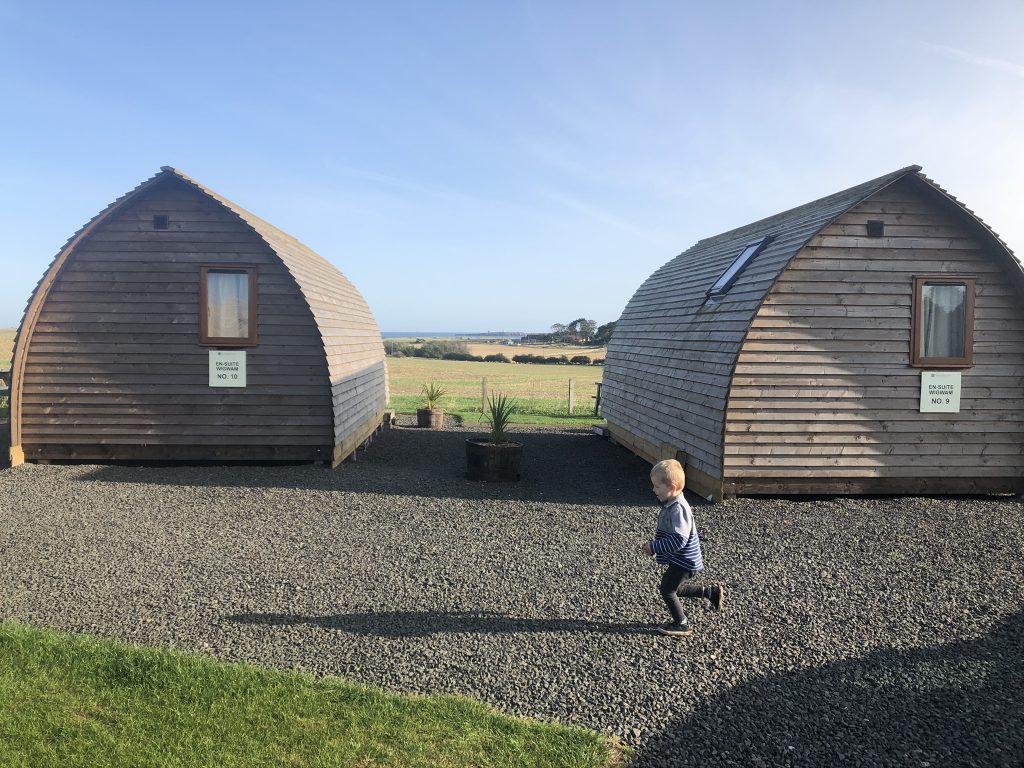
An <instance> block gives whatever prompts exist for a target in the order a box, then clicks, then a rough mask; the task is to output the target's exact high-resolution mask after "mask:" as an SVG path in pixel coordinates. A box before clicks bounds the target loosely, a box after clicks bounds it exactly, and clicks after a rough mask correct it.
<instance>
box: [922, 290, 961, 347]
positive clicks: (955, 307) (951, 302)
mask: <svg viewBox="0 0 1024 768" xmlns="http://www.w3.org/2000/svg"><path fill="white" fill-rule="evenodd" d="M966 298H967V287H966V286H964V285H927V284H925V285H923V286H921V302H922V310H921V355H922V356H923V357H963V356H964V329H965V326H966V321H967V311H966Z"/></svg>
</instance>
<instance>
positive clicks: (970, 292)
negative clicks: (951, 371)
mask: <svg viewBox="0 0 1024 768" xmlns="http://www.w3.org/2000/svg"><path fill="white" fill-rule="evenodd" d="M975 279H976V278H975V277H974V276H968V275H949V274H945V275H915V276H914V296H913V300H912V304H911V313H912V315H911V317H912V322H911V328H910V365H911V366H912V367H914V368H970V367H972V366H973V365H974V293H975V284H974V282H975ZM925 285H963V286H964V303H965V304H966V306H965V308H964V354H963V357H925V356H924V355H923V354H921V333H920V332H921V323H922V319H921V311H922V309H923V307H922V305H923V303H924V302H923V301H922V299H921V297H922V294H923V291H922V289H923V288H924V286H925Z"/></svg>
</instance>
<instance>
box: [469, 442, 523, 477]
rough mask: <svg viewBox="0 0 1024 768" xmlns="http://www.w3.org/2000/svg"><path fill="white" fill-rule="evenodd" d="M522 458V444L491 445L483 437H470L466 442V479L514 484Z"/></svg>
mask: <svg viewBox="0 0 1024 768" xmlns="http://www.w3.org/2000/svg"><path fill="white" fill-rule="evenodd" d="M522 458H523V444H522V443H513V442H507V443H492V442H491V441H490V440H488V439H486V438H483V437H471V438H469V439H468V440H466V479H467V480H483V481H485V482H488V483H505V482H514V481H516V480H518V479H519V464H520V462H521V461H522Z"/></svg>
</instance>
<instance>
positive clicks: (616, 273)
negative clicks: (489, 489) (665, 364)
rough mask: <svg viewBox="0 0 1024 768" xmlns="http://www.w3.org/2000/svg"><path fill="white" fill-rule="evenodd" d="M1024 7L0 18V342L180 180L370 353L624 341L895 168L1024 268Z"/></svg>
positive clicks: (561, 5) (306, 6) (117, 10)
mask: <svg viewBox="0 0 1024 768" xmlns="http://www.w3.org/2000/svg"><path fill="white" fill-rule="evenodd" d="M1022 33H1024V3H1021V2H1019V0H1014V1H1013V2H986V1H985V0H979V1H977V2H971V3H967V2H962V1H960V2H946V1H945V0H929V1H922V2H918V1H917V0H906V1H905V2H895V1H890V2H885V3H883V2H870V1H869V2H857V3H822V2H807V3H803V2H789V3H787V2H777V3H767V2H765V3H754V2H750V3H739V2H733V3H717V4H714V3H697V2H682V1H677V2H603V1H601V0H590V1H589V2H569V1H568V0H566V1H564V2H562V1H559V0H546V1H545V2H512V1H507V2H498V1H497V0H494V1H493V2H484V1H483V0H478V1H475V2H470V1H469V0H466V1H465V2H446V1H444V0H436V1H435V2H386V1H383V2H375V3H355V2H336V3H326V2H324V3H306V2H292V3H263V2H246V3H241V2H236V3H222V2H215V1H214V2H205V3H196V2H189V1H187V0H186V1H185V2H176V3H171V4H167V3H160V4H156V3H123V2H116V1H111V2H104V3H53V2H45V1H44V0H42V1H41V2H35V3H29V2H27V0H22V1H21V2H12V0H0V89H2V97H3V98H2V101H0V104H2V105H3V108H4V116H3V120H2V121H0V139H2V141H0V158H2V160H3V179H4V184H3V185H0V225H2V229H3V233H4V236H3V245H2V249H0V263H2V266H3V271H4V279H3V280H2V281H0V326H15V325H17V324H18V322H20V319H21V314H22V312H23V310H24V306H25V303H26V301H27V299H28V297H29V295H30V293H31V291H32V289H33V287H34V286H35V284H36V282H37V281H38V279H39V278H40V277H41V275H42V274H43V272H44V271H45V269H46V267H47V265H48V264H49V263H50V262H51V261H52V259H53V257H54V255H55V254H56V253H57V251H58V250H59V249H60V247H61V246H62V245H63V244H64V242H65V241H66V240H67V238H68V237H70V236H71V234H73V233H74V232H75V231H76V230H77V229H79V228H80V227H81V226H82V225H83V224H84V223H85V222H86V221H88V220H89V219H90V218H91V217H92V216H93V215H95V214H96V213H97V212H98V211H100V210H101V209H103V208H104V207H105V206H106V205H107V204H109V203H110V202H111V201H112V200H114V199H115V198H116V197H118V196H120V195H121V194H123V193H124V192H126V191H128V190H129V189H131V188H133V187H134V186H135V185H137V184H138V183H139V182H141V181H143V180H144V179H146V178H149V177H150V176H152V175H153V174H154V173H156V172H157V171H158V169H159V167H160V166H161V165H173V166H175V167H177V168H179V169H181V170H182V171H184V172H185V173H187V174H188V175H190V176H192V177H193V178H195V179H196V180H197V181H199V182H200V183H202V184H204V185H206V186H208V187H210V188H211V189H213V190H215V191H216V192H218V193H220V194H221V195H224V196H225V197H227V198H229V199H231V200H233V201H235V202H236V203H238V204H239V205H241V206H243V207H245V208H247V209H249V210H250V211H252V212H253V213H255V214H257V215H259V216H261V217H262V218H264V219H266V220H267V221H269V222H271V223H272V224H274V225H275V226H277V227H279V228H280V229H283V230H285V231H286V232H288V233H289V234H291V235H293V236H295V237H297V238H298V239H299V240H301V241H303V242H304V243H306V244H307V245H309V246H310V247H312V248H313V249H315V250H316V251H317V252H318V253H320V254H321V255H322V256H324V257H325V258H327V259H328V260H329V261H331V262H332V263H334V264H335V265H336V266H337V267H338V268H339V269H340V270H341V271H342V272H343V273H344V274H345V275H346V276H347V277H348V278H349V279H350V280H352V282H353V283H355V285H356V286H357V287H358V288H359V290H360V291H361V292H362V293H363V295H364V296H365V297H366V299H367V301H368V302H369V304H370V307H371V308H372V309H373V311H374V314H375V315H376V318H377V321H378V324H379V325H380V327H381V329H382V330H384V331H396V330H422V331H430V330H433V331H446V330H447V331H482V330H497V329H509V330H527V331H536V330H543V329H546V328H547V327H548V326H550V325H551V324H552V323H555V322H569V321H570V320H573V319H574V318H576V317H580V316H585V317H589V318H593V319H594V320H596V321H598V322H599V323H604V322H607V321H609V320H614V319H616V318H617V317H618V315H619V314H620V313H621V311H622V309H623V307H624V306H625V304H626V302H627V301H628V300H629V298H630V296H631V295H632V294H633V292H634V291H635V290H636V289H637V288H638V287H639V285H640V284H641V283H642V282H643V280H644V279H645V278H646V277H647V276H648V275H649V274H650V273H651V272H653V271H654V270H655V269H656V268H658V267H659V266H660V265H662V264H663V263H665V262H666V261H668V260H669V259H671V258H672V257H673V256H674V255H676V254H677V253H679V252H681V251H682V250H685V249H686V248H688V247H689V246H690V245H692V244H693V243H694V242H696V241H697V240H698V239H700V238H702V237H706V236H709V235H713V234H716V233H718V232H721V231H725V230H728V229H731V228H733V227H735V226H739V225H742V224H745V223H747V222H750V221H753V220H756V219H758V218H761V217H763V216H767V215H769V214H772V213H775V212H778V211H782V210H785V209H787V208H790V207H792V206H794V205H798V204H800V203H804V202H807V201H810V200H813V199H815V198H817V197H821V196H823V195H826V194H829V193H831V192H834V191H837V190H839V189H843V188H845V187H848V186H852V185H854V184H857V183H859V182H861V181H865V180H867V179H870V178H873V177H875V176H879V175H881V174H883V173H887V172H889V171H892V170H895V169H898V168H901V167H903V166H906V165H911V164H915V163H917V164H920V165H923V166H924V171H925V173H926V174H928V175H929V176H930V177H931V178H933V179H935V180H936V181H937V182H938V183H939V184H941V185H942V186H944V187H945V188H946V189H947V190H949V191H950V192H951V193H952V194H954V195H956V196H957V197H958V198H959V199H961V200H962V201H963V202H964V203H965V204H966V205H967V206H968V207H969V208H971V209H973V210H974V211H975V212H977V213H978V214H979V215H980V216H981V217H982V218H983V219H984V220H985V221H986V222H988V223H989V225H990V226H992V227H993V228H994V229H995V230H996V232H997V233H998V234H1000V235H1001V236H1002V237H1003V239H1004V240H1005V241H1006V242H1007V243H1008V244H1009V246H1010V248H1011V249H1013V250H1014V251H1015V252H1016V253H1018V255H1020V254H1021V253H1024V216H1022V215H1021V210H1022V204H1024V195H1022V193H1021V190H1022V189H1024V138H1022V136H1024V131H1022V128H1024V53H1022V51H1024V49H1022V47H1021V44H1020V40H1021V37H1022Z"/></svg>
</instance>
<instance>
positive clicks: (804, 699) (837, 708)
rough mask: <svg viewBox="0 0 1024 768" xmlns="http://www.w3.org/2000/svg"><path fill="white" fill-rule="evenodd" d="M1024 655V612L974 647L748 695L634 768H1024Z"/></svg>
mask: <svg viewBox="0 0 1024 768" xmlns="http://www.w3.org/2000/svg"><path fill="white" fill-rule="evenodd" d="M1022 652H1024V612H1022V613H1017V614H1014V615H1013V616H1012V617H1010V619H1009V620H1008V621H1006V622H1004V623H1003V624H1000V625H998V626H997V627H996V628H995V629H994V630H993V631H992V632H991V633H990V634H988V635H986V636H985V637H982V638H980V639H978V640H972V641H966V642H959V643H951V644H949V645H942V646H938V647H934V648H927V649H920V650H913V651H896V650H883V651H876V652H874V653H871V654H869V655H867V656H865V657H864V658H863V659H856V660H852V661H844V662H840V663H836V664H830V665H828V666H826V667H822V668H820V669H814V670H810V671H804V672H798V673H792V674H786V675H779V676H775V677H770V678H765V679H762V680H756V681H753V682H750V683H745V684H742V685H739V686H737V687H736V688H733V689H732V690H730V691H728V692H726V693H724V694H722V695H721V696H719V697H717V698H715V699H713V700H712V701H710V702H709V703H707V704H705V705H703V706H700V707H698V708H697V710H696V711H695V712H694V713H693V715H692V716H689V717H686V718H684V719H682V720H679V721H677V722H675V723H673V724H672V726H671V727H670V728H668V729H667V730H666V731H664V732H663V733H662V734H660V735H659V736H656V737H654V738H653V739H652V740H651V741H649V742H648V743H647V744H646V745H645V747H644V748H643V749H641V750H640V751H639V752H638V756H637V761H636V766H637V767H640V766H642V767H643V768H654V766H675V765H684V764H685V765H742V766H834V765H857V766H861V765H863V766H907V765H912V766H933V767H935V768H939V767H940V766H941V767H942V768H946V767H947V766H1021V765H1024V658H1022ZM685 693H686V692H685V691H680V692H679V694H680V695H681V696H684V697H685Z"/></svg>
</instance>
